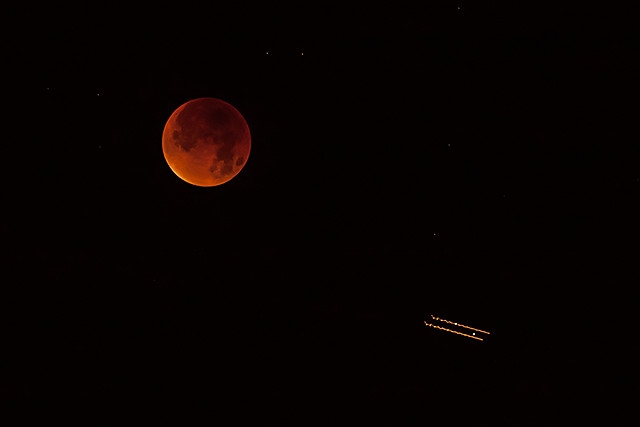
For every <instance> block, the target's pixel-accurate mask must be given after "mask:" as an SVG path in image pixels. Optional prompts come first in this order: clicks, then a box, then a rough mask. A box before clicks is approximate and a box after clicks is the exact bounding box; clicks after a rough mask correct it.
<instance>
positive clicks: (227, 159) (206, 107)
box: [162, 98, 251, 187]
mask: <svg viewBox="0 0 640 427" xmlns="http://www.w3.org/2000/svg"><path fill="white" fill-rule="evenodd" d="M162 151H163V152H164V158H165V160H166V161H167V163H168V164H169V167H170V168H171V170H172V171H173V172H174V173H175V174H176V175H177V176H178V177H179V178H180V179H182V180H183V181H186V182H188V183H189V184H193V185H196V186H199V187H213V186H216V185H220V184H224V183H225V182H228V181H230V180H231V179H233V178H234V177H235V176H236V175H238V173H240V171H241V170H242V168H243V167H244V165H245V164H246V163H247V159H248V158H249V153H250V152H251V134H250V132H249V126H248V125H247V122H246V120H245V119H244V117H243V116H242V114H240V112H239V111H238V110H237V109H236V108H235V107H234V106H232V105H231V104H229V103H227V102H225V101H222V100H220V99H217V98H196V99H192V100H190V101H187V102H185V103H184V104H182V105H181V106H179V107H178V108H176V110H175V111H174V112H173V113H172V114H171V116H170V117H169V119H168V120H167V123H166V124H165V126H164V131H163V132H162Z"/></svg>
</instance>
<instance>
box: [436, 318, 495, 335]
mask: <svg viewBox="0 0 640 427" xmlns="http://www.w3.org/2000/svg"><path fill="white" fill-rule="evenodd" d="M431 318H432V319H433V320H438V321H440V322H444V323H448V324H450V325H455V326H460V327H461V328H465V329H470V330H472V331H476V332H481V333H483V334H487V335H491V334H490V333H489V332H487V331H483V330H482V329H476V328H472V327H471V326H466V325H463V324H462V323H456V322H452V321H450V320H446V319H441V318H439V317H436V316H434V315H433V314H432V315H431Z"/></svg>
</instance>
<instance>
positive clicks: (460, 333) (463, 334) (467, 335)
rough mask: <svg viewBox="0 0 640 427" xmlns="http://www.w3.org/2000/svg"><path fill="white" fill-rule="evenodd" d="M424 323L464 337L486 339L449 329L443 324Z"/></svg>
mask: <svg viewBox="0 0 640 427" xmlns="http://www.w3.org/2000/svg"><path fill="white" fill-rule="evenodd" d="M424 324H425V325H427V326H429V327H431V328H436V329H440V330H443V331H447V332H451V333H454V334H458V335H462V336H463V337H467V338H473V339H474V340H478V341H484V340H483V339H482V338H480V337H476V336H475V335H469V334H465V333H462V332H458V331H454V330H453V329H447V328H443V327H442V326H438V325H432V324H431V323H427V321H426V320H425V321H424Z"/></svg>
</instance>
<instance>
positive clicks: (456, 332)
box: [424, 314, 491, 341]
mask: <svg viewBox="0 0 640 427" xmlns="http://www.w3.org/2000/svg"><path fill="white" fill-rule="evenodd" d="M431 318H432V319H433V320H437V321H439V322H444V323H448V324H450V325H454V326H459V327H461V328H465V329H469V330H472V331H477V332H480V333H483V334H487V335H491V334H490V333H489V332H487V331H483V330H482V329H476V328H472V327H471V326H466V325H463V324H461V323H457V322H452V321H450V320H446V319H441V318H439V317H436V316H434V315H433V314H432V315H431ZM424 324H425V325H427V326H429V327H430V328H435V329H440V330H442V331H447V332H451V333H453V334H457V335H462V336H463V337H467V338H472V339H474V340H478V341H484V340H483V339H482V338H480V337H477V336H476V333H475V332H473V333H471V335H469V334H465V333H463V332H460V331H454V330H453V329H449V328H443V327H442V326H438V325H434V324H431V323H427V321H426V320H425V321H424Z"/></svg>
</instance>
